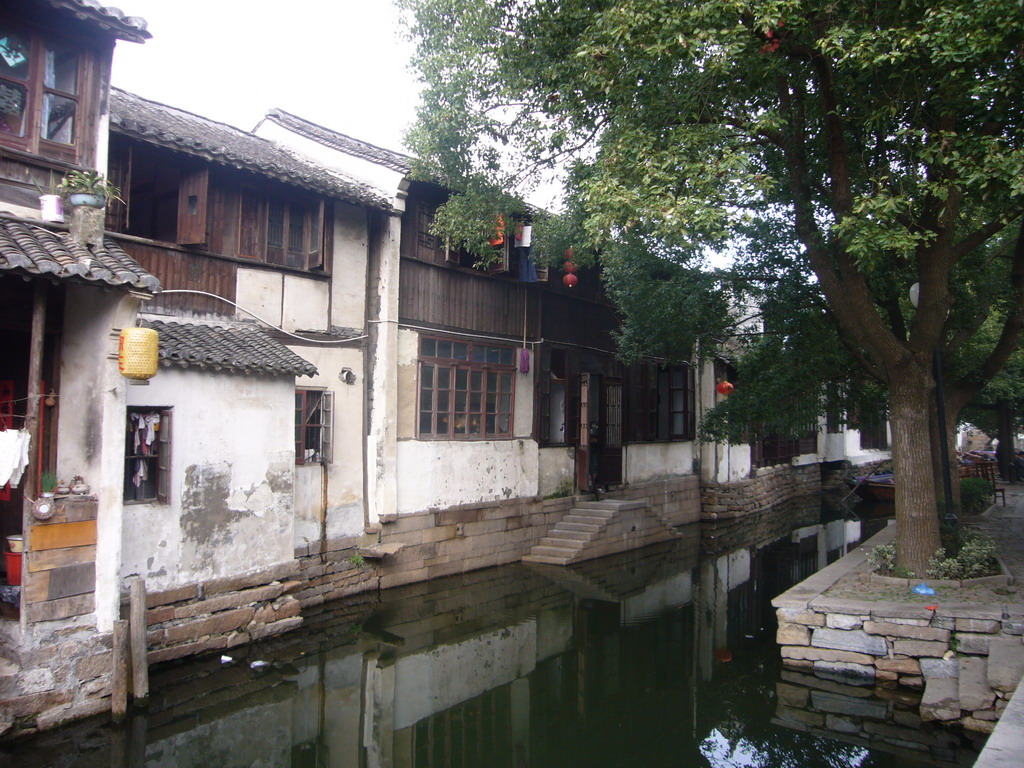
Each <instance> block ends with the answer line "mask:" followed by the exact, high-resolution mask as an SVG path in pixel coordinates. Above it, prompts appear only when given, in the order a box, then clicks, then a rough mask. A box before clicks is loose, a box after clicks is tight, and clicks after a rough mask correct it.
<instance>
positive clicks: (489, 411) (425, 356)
mask: <svg viewBox="0 0 1024 768" xmlns="http://www.w3.org/2000/svg"><path fill="white" fill-rule="evenodd" d="M419 360H420V389H419V423H418V426H417V431H418V434H419V436H420V437H421V438H442V439H455V440H460V439H466V440H473V439H477V440H479V439H489V438H500V437H511V436H512V415H513V414H512V403H513V399H514V395H515V372H516V368H515V349H513V348H512V347H506V346H501V345H498V344H491V343H485V342H478V341H458V340H454V339H442V338H427V337H424V338H421V339H420V357H419Z"/></svg>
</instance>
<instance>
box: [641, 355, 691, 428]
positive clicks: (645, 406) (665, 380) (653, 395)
mask: <svg viewBox="0 0 1024 768" xmlns="http://www.w3.org/2000/svg"><path fill="white" fill-rule="evenodd" d="M630 385H631V387H632V388H633V389H634V391H633V392H632V393H631V396H630V397H629V398H627V400H626V403H627V405H626V407H628V408H629V414H628V422H627V423H628V429H627V435H628V436H629V439H630V440H632V441H637V442H674V441H679V440H694V439H696V437H697V410H696V377H695V375H694V370H693V366H690V365H669V366H666V365H659V364H657V363H653V362H645V363H640V364H639V365H638V366H635V367H634V368H633V370H632V375H631V376H630Z"/></svg>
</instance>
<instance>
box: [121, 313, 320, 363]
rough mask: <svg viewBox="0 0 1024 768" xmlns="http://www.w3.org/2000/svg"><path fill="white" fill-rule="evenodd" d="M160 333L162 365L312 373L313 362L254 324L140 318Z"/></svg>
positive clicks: (145, 325) (148, 326)
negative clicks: (220, 323)
mask: <svg viewBox="0 0 1024 768" xmlns="http://www.w3.org/2000/svg"><path fill="white" fill-rule="evenodd" d="M141 325H142V326H143V327H145V328H152V329H153V330H154V331H156V332H157V333H158V334H160V361H161V362H162V363H163V364H164V365H165V366H170V365H180V366H182V367H186V368H188V367H196V368H212V369H214V370H227V371H232V372H235V373H246V374H264V375H271V376H274V375H279V374H292V375H294V376H313V375H315V374H316V372H317V370H316V366H315V365H313V364H312V363H311V362H309V361H308V360H304V359H303V358H301V357H299V356H298V355H297V354H295V353H294V352H292V351H291V350H290V349H288V347H286V346H285V345H284V344H281V343H280V342H277V341H274V340H273V339H271V338H270V337H269V336H267V335H266V334H265V333H263V331H261V330H260V329H259V328H256V327H254V326H243V325H232V326H220V325H202V324H199V323H168V322H164V321H162V320H144V321H143V322H142V323H141Z"/></svg>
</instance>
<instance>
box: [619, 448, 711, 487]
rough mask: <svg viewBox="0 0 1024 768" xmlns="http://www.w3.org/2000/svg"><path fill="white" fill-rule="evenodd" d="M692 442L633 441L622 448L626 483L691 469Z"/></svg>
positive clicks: (682, 473) (669, 475)
mask: <svg viewBox="0 0 1024 768" xmlns="http://www.w3.org/2000/svg"><path fill="white" fill-rule="evenodd" d="M693 451H694V444H693V442H690V441H688V442H685V443H682V442H680V443H633V444H632V445H627V446H625V448H624V449H623V453H624V454H625V459H624V464H625V469H624V477H625V480H626V482H627V483H645V482H647V481H649V480H656V479H658V478H661V477H678V476H679V475H688V474H690V473H691V472H692V471H693Z"/></svg>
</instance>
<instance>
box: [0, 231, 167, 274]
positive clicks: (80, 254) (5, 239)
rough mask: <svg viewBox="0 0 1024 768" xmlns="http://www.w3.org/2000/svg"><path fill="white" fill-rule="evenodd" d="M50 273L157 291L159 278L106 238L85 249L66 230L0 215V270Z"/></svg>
mask: <svg viewBox="0 0 1024 768" xmlns="http://www.w3.org/2000/svg"><path fill="white" fill-rule="evenodd" d="M7 271H11V272H21V273H23V274H29V275H52V276H53V277H56V278H60V279H75V278H77V279H80V280H84V281H86V282H92V283H103V284H105V285H114V286H124V287H128V288H137V289H140V290H143V291H149V292H150V293H156V292H157V291H159V290H160V281H159V280H158V279H157V278H156V277H155V276H153V275H151V274H150V273H149V272H147V271H146V270H144V269H143V268H142V267H141V266H139V263H138V262H137V261H135V259H133V258H132V257H131V256H129V255H128V254H127V253H125V252H124V251H123V250H121V247H120V246H119V245H118V244H117V243H115V242H114V241H113V240H111V239H110V238H109V237H104V238H103V247H102V248H97V247H92V248H88V247H86V246H84V245H81V244H79V243H77V242H75V241H74V240H72V239H71V235H70V233H68V232H67V231H59V230H56V229H48V228H46V227H44V226H42V225H41V224H38V223H33V222H29V221H27V220H25V219H16V218H7V217H3V216H0V272H7Z"/></svg>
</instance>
